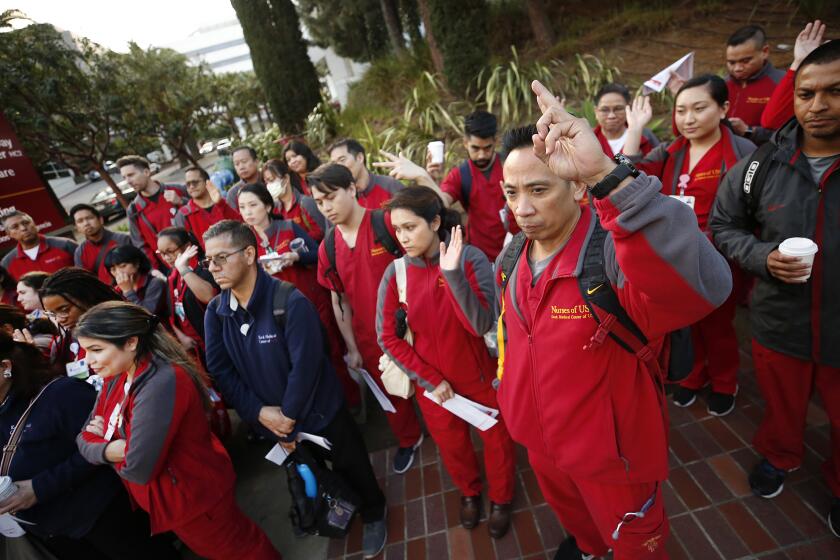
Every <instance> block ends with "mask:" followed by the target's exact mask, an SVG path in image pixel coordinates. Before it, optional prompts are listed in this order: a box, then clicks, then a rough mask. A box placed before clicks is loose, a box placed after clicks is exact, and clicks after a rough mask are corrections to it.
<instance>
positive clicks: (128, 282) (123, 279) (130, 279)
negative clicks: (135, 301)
mask: <svg viewBox="0 0 840 560" xmlns="http://www.w3.org/2000/svg"><path fill="white" fill-rule="evenodd" d="M134 278H135V275H134V274H132V273H130V272H126V271H124V270H117V271H116V272H115V273H114V281H115V282H116V283H117V286H119V288H120V290H122V293H126V292H130V291H131V290H133V289H134Z"/></svg>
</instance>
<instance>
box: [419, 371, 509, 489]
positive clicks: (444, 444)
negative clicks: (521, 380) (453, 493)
mask: <svg viewBox="0 0 840 560" xmlns="http://www.w3.org/2000/svg"><path fill="white" fill-rule="evenodd" d="M415 395H416V398H417V403H418V404H419V405H420V410H422V411H423V419H424V420H425V421H426V427H427V428H428V429H429V434H431V436H432V439H433V440H435V443H436V444H437V446H438V449H439V450H440V457H441V459H443V464H444V466H445V467H446V470H447V472H448V473H449V476H450V477H451V478H452V482H454V483H455V486H457V487H458V490H460V491H461V494H462V495H464V496H476V495H478V494H480V493H481V487H482V484H481V472H480V470H479V467H478V458H477V457H476V455H475V451H474V449H473V444H472V440H471V439H470V425H469V424H468V423H466V422H465V421H463V420H461V419H460V418H458V417H457V416H455V415H454V414H452V413H451V412H449V411H448V410H446V409H445V408H443V407H442V406H440V405H437V404H435V403H434V402H433V401H432V400H430V399H427V398H426V397H424V396H423V388H422V387H421V386H419V385H417V386H415ZM461 396H463V397H466V398H468V399H470V400H473V401H475V402H477V403H479V404H483V405H484V406H489V407H491V408H496V409H498V408H499V404H498V403H497V402H496V391H495V390H494V389H493V388H492V387H489V386H488V387H486V388H485V389H483V390H482V391H479V392H476V393H468V394H462V395H461ZM478 435H479V436H481V440H482V441H483V442H484V466H485V468H486V470H487V483H488V486H489V487H490V489H489V492H488V495H489V497H490V500H492V501H493V502H494V503H497V504H509V503H510V502H511V501H513V485H514V482H513V480H514V469H515V462H516V452H515V450H514V447H513V440H512V439H511V438H510V434H509V433H508V431H507V427H506V426H505V424H504V421H503V420H502V418H501V416H500V417H499V423H498V424H496V425H495V426H493V427H492V428H490V429H489V430H486V431H484V432H482V431H479V432H478Z"/></svg>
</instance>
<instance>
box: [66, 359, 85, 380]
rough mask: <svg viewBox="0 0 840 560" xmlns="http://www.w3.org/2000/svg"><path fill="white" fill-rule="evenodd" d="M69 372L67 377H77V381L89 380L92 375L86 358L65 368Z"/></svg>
mask: <svg viewBox="0 0 840 560" xmlns="http://www.w3.org/2000/svg"><path fill="white" fill-rule="evenodd" d="M64 367H65V369H66V370H67V377H75V378H76V379H87V378H88V376H89V375H90V370H89V369H88V365H87V361H85V359H84V358H82V359H81V360H76V361H75V362H70V363H68V364H67V365H66V366H64Z"/></svg>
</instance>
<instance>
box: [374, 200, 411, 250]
mask: <svg viewBox="0 0 840 560" xmlns="http://www.w3.org/2000/svg"><path fill="white" fill-rule="evenodd" d="M370 224H371V226H373V237H374V239H376V241H378V242H379V244H380V245H382V246H383V247H384V248H385V250H386V251H388V252H389V253H391V254H392V255H393V256H395V257H397V258H399V257H402V256H403V253H402V251H401V250H400V244H399V243H398V242H397V240H396V239H394V237H393V236H392V235H391V232H390V231H389V230H388V225H387V224H386V223H385V211H384V210H374V211H373V212H371V213H370Z"/></svg>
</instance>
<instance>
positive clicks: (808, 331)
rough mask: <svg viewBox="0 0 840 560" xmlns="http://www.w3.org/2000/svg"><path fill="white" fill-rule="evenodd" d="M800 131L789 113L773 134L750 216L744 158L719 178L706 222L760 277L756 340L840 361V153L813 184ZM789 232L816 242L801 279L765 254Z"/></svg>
mask: <svg viewBox="0 0 840 560" xmlns="http://www.w3.org/2000/svg"><path fill="white" fill-rule="evenodd" d="M800 134H801V128H800V126H799V123H798V122H797V121H796V120H795V119H793V120H791V121H789V122H788V123H787V124H786V125H785V126H783V127H782V128H781V129H779V130H778V131H777V132H776V133H775V134H774V135H773V137H772V139H771V140H770V141H771V142H772V143H773V144H774V145H775V146H776V150H775V152H774V153H773V157H772V162H771V167H770V168H769V172H768V174H767V178H766V181H765V182H764V185H763V186H762V187H761V188H760V195H759V198H758V199H757V210H756V214H755V220H754V222H751V221H750V220H748V218H747V211H746V210H747V202H746V199H745V196H744V194H743V179H744V168H745V167H746V166H747V164H748V162H749V160H750V158H745V159H744V160H741V161H740V162H739V163H738V165H736V166H735V167H733V168H732V170H731V171H730V172H729V173H728V174H727V175H726V177H725V178H724V180H723V183H722V184H721V186H720V189H718V193H717V199H716V200H715V205H714V208H713V210H712V217H711V220H710V222H709V224H710V226H711V229H712V232H713V234H714V241H715V244H716V245H717V246H718V248H719V249H720V250H721V251H722V252H723V254H724V255H726V256H727V257H729V258H730V259H732V260H734V261H737V262H738V264H740V265H741V267H742V268H744V269H745V270H747V271H748V272H750V273H752V274H755V275H756V276H758V283H757V285H756V287H755V290H754V291H753V295H752V302H751V312H750V316H751V323H752V334H753V336H754V337H755V339H756V340H757V341H758V342H759V343H760V344H762V345H764V346H766V347H768V348H770V349H772V350H776V351H778V352H782V353H784V354H788V355H791V356H794V357H797V358H801V359H804V360H814V361H816V362H818V363H820V364H824V365H828V366H831V367H840V170H838V169H840V160H838V161H835V162H834V164H833V165H832V166H831V167H830V168H829V169H828V170H827V171H826V172H825V173H824V174H823V176H822V179H821V181H820V184H816V183H815V182H814V179H813V178H812V176H811V170H810V166H809V164H808V160H807V159H806V158H805V156H804V155H803V154H802V152H801V150H800V142H799V140H798V138H799V136H800ZM753 189H754V190H753V193H755V192H756V186H755V185H753ZM756 232H757V233H756ZM788 237H807V238H809V239H812V240H813V241H814V242H815V243H816V244H817V245H818V246H819V251H818V252H817V255H816V258H815V260H814V268H813V272H812V274H811V278H810V279H809V280H808V282H806V283H805V284H786V283H784V282H782V281H780V280H777V279H776V278H773V277H772V276H770V273H769V272H768V271H767V255H768V254H770V252H771V251H773V250H775V249H777V248H778V247H779V244H780V243H781V242H782V241H784V240H785V239H787V238H788Z"/></svg>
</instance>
